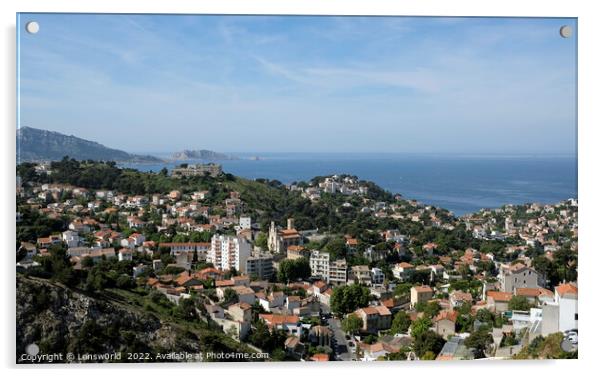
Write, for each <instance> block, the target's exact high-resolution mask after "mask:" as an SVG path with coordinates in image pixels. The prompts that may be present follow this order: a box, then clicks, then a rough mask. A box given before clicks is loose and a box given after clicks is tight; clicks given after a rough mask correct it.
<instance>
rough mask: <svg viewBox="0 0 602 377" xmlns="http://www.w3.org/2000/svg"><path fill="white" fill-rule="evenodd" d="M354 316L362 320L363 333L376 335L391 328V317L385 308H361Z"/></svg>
mask: <svg viewBox="0 0 602 377" xmlns="http://www.w3.org/2000/svg"><path fill="white" fill-rule="evenodd" d="M354 314H355V315H356V316H358V317H359V318H360V319H361V320H362V322H363V324H362V330H363V331H365V332H372V333H376V332H378V331H380V330H387V329H390V328H391V320H392V315H391V311H389V309H388V308H387V307H386V306H383V305H381V306H370V307H367V308H361V309H358V310H356V311H355V312H354Z"/></svg>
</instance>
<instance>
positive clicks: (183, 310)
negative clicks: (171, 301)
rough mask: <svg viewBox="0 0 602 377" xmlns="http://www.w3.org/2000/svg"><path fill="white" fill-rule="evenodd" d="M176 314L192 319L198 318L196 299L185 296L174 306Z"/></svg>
mask: <svg viewBox="0 0 602 377" xmlns="http://www.w3.org/2000/svg"><path fill="white" fill-rule="evenodd" d="M174 312H175V313H174V314H175V315H176V316H177V317H179V318H182V319H186V320H192V319H196V318H197V314H196V306H195V305H194V301H193V300H192V299H189V298H183V299H181V300H180V302H179V303H178V306H177V307H176V308H174Z"/></svg>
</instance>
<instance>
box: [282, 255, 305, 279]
mask: <svg viewBox="0 0 602 377" xmlns="http://www.w3.org/2000/svg"><path fill="white" fill-rule="evenodd" d="M310 276H311V267H310V266H309V260H307V258H299V259H284V260H283V261H281V262H280V266H279V267H278V274H277V278H278V280H279V281H281V282H283V283H288V282H291V281H296V280H299V279H307V278H308V277H310Z"/></svg>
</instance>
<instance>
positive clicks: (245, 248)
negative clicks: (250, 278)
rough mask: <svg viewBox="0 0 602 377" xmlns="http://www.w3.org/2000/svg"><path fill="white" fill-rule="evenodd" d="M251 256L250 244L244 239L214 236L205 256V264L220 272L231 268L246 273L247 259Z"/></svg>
mask: <svg viewBox="0 0 602 377" xmlns="http://www.w3.org/2000/svg"><path fill="white" fill-rule="evenodd" d="M250 256H251V244H249V243H248V242H247V241H246V240H245V239H243V238H239V237H235V236H224V235H217V234H216V235H214V236H213V237H212V238H211V248H210V249H209V252H208V254H207V262H211V263H213V265H214V266H215V267H216V268H218V269H221V270H224V271H225V270H230V269H232V268H234V269H236V270H237V271H239V272H242V273H246V272H247V271H246V269H247V259H249V257H250Z"/></svg>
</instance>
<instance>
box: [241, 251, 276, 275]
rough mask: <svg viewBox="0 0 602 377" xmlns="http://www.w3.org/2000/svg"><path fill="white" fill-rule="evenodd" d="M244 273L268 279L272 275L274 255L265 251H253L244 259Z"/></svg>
mask: <svg viewBox="0 0 602 377" xmlns="http://www.w3.org/2000/svg"><path fill="white" fill-rule="evenodd" d="M245 273H246V274H247V275H249V276H256V277H257V278H258V279H261V280H269V279H270V278H271V277H272V276H273V275H274V257H273V256H272V255H271V254H267V253H255V254H253V255H251V256H250V257H249V258H248V259H247V261H246V267H245Z"/></svg>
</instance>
